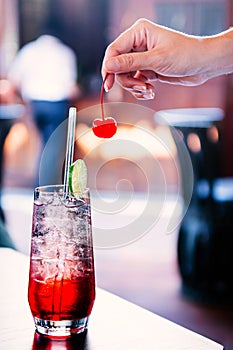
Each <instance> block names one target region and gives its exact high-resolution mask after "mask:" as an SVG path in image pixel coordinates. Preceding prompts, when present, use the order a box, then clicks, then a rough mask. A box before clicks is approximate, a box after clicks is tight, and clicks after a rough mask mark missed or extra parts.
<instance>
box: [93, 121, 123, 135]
mask: <svg viewBox="0 0 233 350" xmlns="http://www.w3.org/2000/svg"><path fill="white" fill-rule="evenodd" d="M92 130H93V132H94V134H95V135H96V136H98V137H103V138H105V139H108V138H110V137H112V136H113V135H114V134H115V133H116V131H117V123H116V121H115V119H114V118H112V117H108V118H105V119H95V120H94V121H93V125H92Z"/></svg>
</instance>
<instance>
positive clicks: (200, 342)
mask: <svg viewBox="0 0 233 350" xmlns="http://www.w3.org/2000/svg"><path fill="white" fill-rule="evenodd" d="M28 268H29V260H28V257H27V256H25V255H23V254H21V253H19V252H16V251H13V250H11V249H7V248H0V276H1V288H0V349H1V350H35V349H52V350H61V349H70V350H71V349H73V350H144V349H146V350H150V349H151V350H152V349H153V350H221V349H223V346H222V345H219V344H217V343H215V342H213V341H211V340H209V339H207V338H205V337H203V336H201V335H199V334H196V333H194V332H192V331H190V330H187V329H185V328H183V327H181V326H178V325H176V324H175V323H173V322H170V321H168V320H166V319H164V318H162V317H160V316H157V315H155V314H153V313H151V312H149V311H147V310H145V309H143V308H140V307H138V306H136V305H134V304H132V303H129V302H128V301H125V300H123V299H121V298H119V297H117V296H115V295H113V294H111V293H108V292H106V291H104V290H102V289H99V288H97V297H96V302H95V305H94V308H93V312H92V315H91V318H90V324H89V330H88V333H87V335H86V336H85V337H84V336H81V337H79V338H78V340H77V337H76V340H68V341H51V340H48V339H47V338H45V337H41V336H38V335H36V334H35V333H34V324H33V320H32V316H31V314H30V310H29V306H28V302H27V281H28Z"/></svg>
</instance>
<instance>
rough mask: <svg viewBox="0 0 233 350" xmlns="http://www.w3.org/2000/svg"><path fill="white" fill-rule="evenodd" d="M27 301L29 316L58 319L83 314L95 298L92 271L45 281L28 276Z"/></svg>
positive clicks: (80, 316)
mask: <svg viewBox="0 0 233 350" xmlns="http://www.w3.org/2000/svg"><path fill="white" fill-rule="evenodd" d="M30 275H31V274H30ZM28 300H29V305H30V308H31V312H32V315H33V316H34V317H38V318H40V319H45V320H53V321H61V320H78V319H81V318H84V317H87V316H89V315H90V313H91V310H92V307H93V304H94V300H95V280H94V274H91V273H90V275H87V276H79V277H76V279H61V280H56V279H55V280H54V279H49V280H47V281H43V280H38V279H33V278H32V277H30V280H29V290H28Z"/></svg>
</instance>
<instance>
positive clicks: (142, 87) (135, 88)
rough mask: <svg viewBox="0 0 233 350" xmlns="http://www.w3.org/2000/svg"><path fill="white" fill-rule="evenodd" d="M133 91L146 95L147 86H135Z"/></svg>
mask: <svg viewBox="0 0 233 350" xmlns="http://www.w3.org/2000/svg"><path fill="white" fill-rule="evenodd" d="M132 89H133V91H135V92H137V91H138V92H142V93H144V92H145V91H146V86H145V85H135V86H133V87H132Z"/></svg>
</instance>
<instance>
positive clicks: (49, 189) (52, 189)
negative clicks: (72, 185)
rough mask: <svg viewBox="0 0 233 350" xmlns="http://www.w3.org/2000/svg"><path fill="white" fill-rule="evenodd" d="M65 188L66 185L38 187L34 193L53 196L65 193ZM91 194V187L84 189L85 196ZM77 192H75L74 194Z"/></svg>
mask: <svg viewBox="0 0 233 350" xmlns="http://www.w3.org/2000/svg"><path fill="white" fill-rule="evenodd" d="M64 188H65V185H64V184H56V185H42V186H37V187H35V188H34V193H37V192H40V193H44V194H52V193H55V192H57V193H61V194H63V193H64ZM56 189H57V191H56ZM88 192H90V188H89V187H85V188H84V189H83V194H84V195H85V194H86V193H88ZM75 193H77V192H74V194H75Z"/></svg>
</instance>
